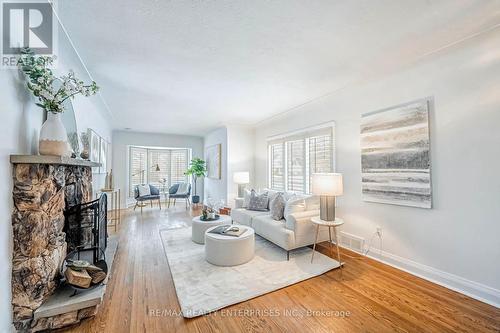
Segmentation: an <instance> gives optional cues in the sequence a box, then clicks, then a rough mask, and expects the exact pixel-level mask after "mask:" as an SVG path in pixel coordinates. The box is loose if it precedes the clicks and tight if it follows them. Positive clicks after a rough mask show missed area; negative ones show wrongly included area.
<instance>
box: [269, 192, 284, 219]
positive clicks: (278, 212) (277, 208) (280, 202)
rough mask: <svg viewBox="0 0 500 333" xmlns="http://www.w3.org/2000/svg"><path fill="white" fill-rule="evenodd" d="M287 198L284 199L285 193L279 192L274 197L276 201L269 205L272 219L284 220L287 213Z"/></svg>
mask: <svg viewBox="0 0 500 333" xmlns="http://www.w3.org/2000/svg"><path fill="white" fill-rule="evenodd" d="M285 205H286V202H285V198H283V193H280V192H278V194H276V195H275V196H274V199H273V200H271V201H270V203H269V209H270V210H271V217H272V218H273V219H274V220H276V221H281V220H283V217H284V211H285Z"/></svg>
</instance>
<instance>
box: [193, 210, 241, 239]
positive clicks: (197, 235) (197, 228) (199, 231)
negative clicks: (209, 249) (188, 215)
mask: <svg viewBox="0 0 500 333" xmlns="http://www.w3.org/2000/svg"><path fill="white" fill-rule="evenodd" d="M232 222H233V220H232V219H231V216H229V215H220V218H219V219H218V220H215V221H202V220H200V216H198V217H195V218H194V219H193V227H192V233H191V239H192V241H193V242H195V243H198V244H205V231H207V229H209V228H212V227H216V226H218V225H222V224H231V223H232Z"/></svg>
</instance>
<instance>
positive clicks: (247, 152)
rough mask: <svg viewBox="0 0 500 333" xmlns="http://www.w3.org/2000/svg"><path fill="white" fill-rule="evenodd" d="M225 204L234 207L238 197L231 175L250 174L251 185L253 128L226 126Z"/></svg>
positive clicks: (253, 171)
mask: <svg viewBox="0 0 500 333" xmlns="http://www.w3.org/2000/svg"><path fill="white" fill-rule="evenodd" d="M227 147H228V149H227V150H228V153H227V177H228V179H227V200H226V201H227V204H228V205H229V206H230V207H233V206H234V198H236V197H237V196H238V184H235V183H234V182H233V174H234V173H235V172H238V171H248V172H250V184H249V185H248V187H249V188H250V187H251V184H252V183H253V178H254V174H255V170H254V150H255V149H254V147H255V130H254V129H253V127H248V126H238V125H228V126H227Z"/></svg>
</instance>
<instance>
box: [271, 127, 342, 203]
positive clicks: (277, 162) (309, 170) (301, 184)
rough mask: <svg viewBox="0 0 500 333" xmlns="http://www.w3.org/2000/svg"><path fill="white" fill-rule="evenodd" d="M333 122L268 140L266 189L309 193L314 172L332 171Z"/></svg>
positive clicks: (333, 164)
mask: <svg viewBox="0 0 500 333" xmlns="http://www.w3.org/2000/svg"><path fill="white" fill-rule="evenodd" d="M334 125H335V124H334V123H330V124H329V125H326V124H325V125H324V126H317V127H314V128H310V129H306V130H302V131H300V132H294V133H291V134H289V135H279V136H275V137H272V138H269V139H268V172H269V176H268V177H269V178H268V179H269V187H270V188H271V189H273V190H278V191H284V190H286V191H293V192H299V193H310V192H311V179H312V175H313V174H314V173H328V172H334V171H335V158H334V157H335V135H334V131H335V127H334Z"/></svg>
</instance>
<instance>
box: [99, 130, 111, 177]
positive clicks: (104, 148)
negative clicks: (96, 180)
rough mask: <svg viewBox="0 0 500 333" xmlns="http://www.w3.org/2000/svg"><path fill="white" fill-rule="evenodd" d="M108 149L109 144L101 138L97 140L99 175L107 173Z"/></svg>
mask: <svg viewBox="0 0 500 333" xmlns="http://www.w3.org/2000/svg"><path fill="white" fill-rule="evenodd" d="M108 147H109V143H108V142H107V141H106V140H104V139H103V138H100V139H99V163H100V164H101V166H100V167H99V173H107V172H108Z"/></svg>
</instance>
